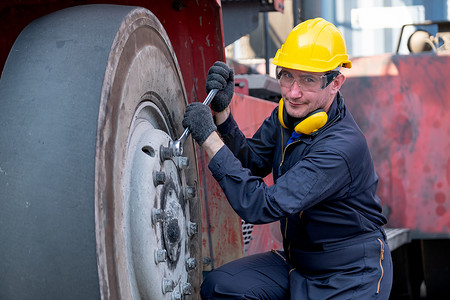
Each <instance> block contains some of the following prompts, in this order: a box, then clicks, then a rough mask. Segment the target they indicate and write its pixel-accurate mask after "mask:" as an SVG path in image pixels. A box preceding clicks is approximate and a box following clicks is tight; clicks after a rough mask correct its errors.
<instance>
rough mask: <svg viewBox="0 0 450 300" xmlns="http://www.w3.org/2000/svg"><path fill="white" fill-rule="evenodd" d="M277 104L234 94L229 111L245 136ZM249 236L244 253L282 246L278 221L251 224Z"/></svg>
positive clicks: (268, 179) (267, 180) (255, 128)
mask: <svg viewBox="0 0 450 300" xmlns="http://www.w3.org/2000/svg"><path fill="white" fill-rule="evenodd" d="M246 87H247V85H243V86H242V87H241V89H242V90H239V89H238V88H237V89H236V92H243V93H245V92H246V91H248V88H247V90H246ZM277 105H278V104H277V103H274V102H270V101H266V100H261V99H258V98H254V97H251V96H247V95H245V94H235V96H234V98H233V101H232V104H231V111H232V113H233V116H234V118H235V120H236V122H237V123H238V124H239V128H240V129H241V130H242V132H243V133H244V134H245V136H246V137H251V136H252V135H253V134H254V133H255V132H256V130H257V129H258V128H259V126H260V125H261V124H262V122H263V121H264V119H266V118H267V117H268V116H269V115H270V113H271V112H272V110H273V109H274V108H275V107H276V106H277ZM264 181H265V183H266V184H268V185H272V184H273V180H272V175H271V174H270V175H268V176H267V177H266V178H264ZM251 236H252V240H251V241H250V243H249V245H248V248H247V249H246V252H245V255H251V254H256V253H260V252H264V251H270V250H271V249H281V248H282V247H283V245H282V237H281V231H280V224H279V222H274V223H270V224H264V225H253V232H252V234H251Z"/></svg>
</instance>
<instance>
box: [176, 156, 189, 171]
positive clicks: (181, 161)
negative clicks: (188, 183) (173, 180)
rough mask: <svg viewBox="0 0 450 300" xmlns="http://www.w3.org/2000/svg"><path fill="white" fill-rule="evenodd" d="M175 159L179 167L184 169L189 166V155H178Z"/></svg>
mask: <svg viewBox="0 0 450 300" xmlns="http://www.w3.org/2000/svg"><path fill="white" fill-rule="evenodd" d="M173 161H174V163H175V165H176V166H177V168H178V169H180V170H182V169H185V168H187V167H189V157H186V156H176V157H174V158H173Z"/></svg>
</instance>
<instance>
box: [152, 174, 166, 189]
mask: <svg viewBox="0 0 450 300" xmlns="http://www.w3.org/2000/svg"><path fill="white" fill-rule="evenodd" d="M165 181H166V173H164V172H162V171H153V184H154V185H155V186H158V185H160V184H164V182H165Z"/></svg>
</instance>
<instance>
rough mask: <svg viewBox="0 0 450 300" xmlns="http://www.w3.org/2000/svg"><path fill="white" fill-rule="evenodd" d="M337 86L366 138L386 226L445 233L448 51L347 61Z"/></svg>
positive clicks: (448, 211) (449, 220) (449, 207)
mask: <svg viewBox="0 0 450 300" xmlns="http://www.w3.org/2000/svg"><path fill="white" fill-rule="evenodd" d="M352 62H353V68H352V69H350V70H349V71H346V72H345V74H346V75H347V81H346V82H345V83H344V87H343V88H342V91H343V94H344V98H345V101H346V103H347V105H348V106H349V108H350V111H351V112H352V114H353V116H354V117H355V119H356V121H357V123H358V124H359V126H360V127H361V129H362V131H363V132H364V134H365V135H366V137H367V140H368V144H369V147H370V150H371V153H372V156H373V159H374V163H375V167H376V171H377V173H378V175H379V177H380V181H379V187H378V194H379V196H380V198H381V200H382V202H383V204H384V206H385V208H386V212H387V213H388V214H389V223H388V225H389V226H390V227H407V228H411V229H413V230H415V232H416V233H420V234H421V235H423V234H424V235H425V236H426V235H430V236H431V235H434V234H442V235H444V236H448V234H449V233H450V159H449V157H450V151H449V150H450V127H449V120H450V111H449V108H450V56H448V55H434V54H431V55H430V54H421V55H406V56H392V55H382V56H377V57H367V58H358V59H353V61H352Z"/></svg>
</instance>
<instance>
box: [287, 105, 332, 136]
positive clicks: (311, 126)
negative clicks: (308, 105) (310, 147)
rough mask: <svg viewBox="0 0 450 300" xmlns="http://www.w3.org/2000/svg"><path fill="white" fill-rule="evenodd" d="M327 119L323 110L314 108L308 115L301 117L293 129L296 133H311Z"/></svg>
mask: <svg viewBox="0 0 450 300" xmlns="http://www.w3.org/2000/svg"><path fill="white" fill-rule="evenodd" d="M327 120H328V115H327V113H326V112H325V111H323V110H316V111H314V112H312V113H311V114H310V115H309V116H307V117H306V118H305V119H303V120H302V121H301V122H299V123H298V124H297V125H295V127H294V131H295V132H297V133H303V134H308V135H309V134H311V133H313V132H314V131H317V130H319V129H320V128H322V127H323V126H324V125H325V124H326V123H327Z"/></svg>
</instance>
